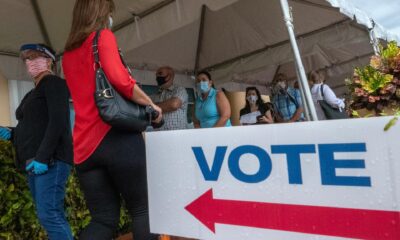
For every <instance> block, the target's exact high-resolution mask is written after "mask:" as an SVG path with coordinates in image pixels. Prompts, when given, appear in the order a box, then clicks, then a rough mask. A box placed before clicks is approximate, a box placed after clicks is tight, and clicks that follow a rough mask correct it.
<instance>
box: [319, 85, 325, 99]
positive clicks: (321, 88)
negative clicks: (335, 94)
mask: <svg viewBox="0 0 400 240" xmlns="http://www.w3.org/2000/svg"><path fill="white" fill-rule="evenodd" d="M319 89H320V91H321V96H322V98H325V96H324V84H321V87H319Z"/></svg>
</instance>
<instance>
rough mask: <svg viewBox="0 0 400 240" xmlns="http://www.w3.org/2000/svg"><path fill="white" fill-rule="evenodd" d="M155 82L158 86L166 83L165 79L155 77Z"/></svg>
mask: <svg viewBox="0 0 400 240" xmlns="http://www.w3.org/2000/svg"><path fill="white" fill-rule="evenodd" d="M156 81H157V85H158V86H162V85H164V83H166V82H167V77H163V76H157V78H156Z"/></svg>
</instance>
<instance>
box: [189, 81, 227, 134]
mask: <svg viewBox="0 0 400 240" xmlns="http://www.w3.org/2000/svg"><path fill="white" fill-rule="evenodd" d="M195 114H196V118H197V120H199V121H200V127H201V128H211V127H213V126H214V125H215V124H216V123H217V122H218V120H219V118H220V117H221V115H220V114H219V112H218V107H217V90H215V89H214V88H211V89H210V92H209V93H208V96H207V98H206V99H204V100H203V98H202V97H201V96H200V95H199V96H198V97H197V98H196V109H195ZM228 126H232V125H231V120H228V121H227V122H226V124H225V127H228Z"/></svg>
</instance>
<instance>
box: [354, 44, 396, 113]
mask: <svg viewBox="0 0 400 240" xmlns="http://www.w3.org/2000/svg"><path fill="white" fill-rule="evenodd" d="M346 84H347V85H348V87H349V88H350V92H351V99H350V104H349V106H350V110H351V111H352V114H353V116H356V117H365V116H370V115H372V116H380V115H393V114H394V113H395V112H396V110H398V108H399V106H400V48H399V47H398V46H397V43H396V42H394V41H392V42H389V43H388V45H387V47H386V48H384V47H383V46H382V45H381V46H380V53H379V55H374V56H372V57H371V61H370V64H369V65H368V66H365V67H361V68H355V70H354V74H353V78H352V79H346Z"/></svg>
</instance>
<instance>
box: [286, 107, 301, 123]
mask: <svg viewBox="0 0 400 240" xmlns="http://www.w3.org/2000/svg"><path fill="white" fill-rule="evenodd" d="M303 111H304V110H303V107H300V106H299V107H298V108H297V109H296V112H295V113H294V114H293V116H292V118H291V119H290V120H289V121H287V122H297V121H298V120H299V119H300V118H301V114H302V113H303Z"/></svg>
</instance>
